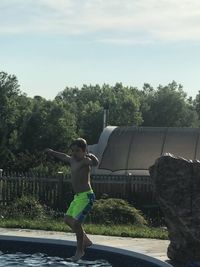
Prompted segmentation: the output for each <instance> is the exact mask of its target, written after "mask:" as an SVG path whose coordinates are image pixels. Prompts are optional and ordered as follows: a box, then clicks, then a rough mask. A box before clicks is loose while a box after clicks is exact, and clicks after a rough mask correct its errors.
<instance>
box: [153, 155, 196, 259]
mask: <svg viewBox="0 0 200 267" xmlns="http://www.w3.org/2000/svg"><path fill="white" fill-rule="evenodd" d="M149 172H150V176H151V179H152V181H153V188H154V192H155V196H156V198H157V201H158V203H159V205H160V208H161V209H162V211H163V213H164V215H165V221H166V224H167V227H168V231H169V239H170V245H169V247H168V257H169V258H170V259H172V260H174V261H176V262H181V263H188V262H191V261H200V162H199V161H191V160H186V159H183V158H179V157H175V156H173V155H170V154H168V155H165V156H162V157H160V158H158V159H157V160H156V162H155V164H154V165H153V166H151V167H150V169H149Z"/></svg>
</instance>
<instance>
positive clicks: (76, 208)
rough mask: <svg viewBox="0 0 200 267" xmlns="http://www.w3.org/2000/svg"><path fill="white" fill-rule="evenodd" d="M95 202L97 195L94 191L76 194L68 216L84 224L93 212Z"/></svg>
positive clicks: (67, 213)
mask: <svg viewBox="0 0 200 267" xmlns="http://www.w3.org/2000/svg"><path fill="white" fill-rule="evenodd" d="M94 201H95V194H94V192H93V191H92V190H89V191H86V192H81V193H78V194H75V195H74V199H73V201H72V202H71V204H70V206H69V208H68V210H67V212H66V215H68V216H70V217H72V218H74V219H75V220H78V221H79V222H83V221H84V220H85V218H86V216H87V214H88V213H89V212H90V211H91V209H92V206H93V203H94Z"/></svg>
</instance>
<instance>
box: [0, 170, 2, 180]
mask: <svg viewBox="0 0 200 267" xmlns="http://www.w3.org/2000/svg"><path fill="white" fill-rule="evenodd" d="M2 176H3V169H0V178H1V177H2Z"/></svg>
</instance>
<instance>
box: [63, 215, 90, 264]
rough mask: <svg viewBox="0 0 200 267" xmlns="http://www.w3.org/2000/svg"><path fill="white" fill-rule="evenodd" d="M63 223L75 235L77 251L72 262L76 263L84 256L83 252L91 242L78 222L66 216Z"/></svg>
mask: <svg viewBox="0 0 200 267" xmlns="http://www.w3.org/2000/svg"><path fill="white" fill-rule="evenodd" d="M64 222H65V223H66V224H68V225H69V226H70V228H71V229H72V230H73V231H74V232H75V234H76V239H77V250H76V253H75V255H74V256H73V257H72V260H74V261H77V260H79V259H80V258H81V257H82V256H83V255H84V253H85V252H84V250H85V249H86V248H87V247H89V246H91V245H92V241H91V240H90V239H89V238H88V236H87V235H86V233H85V231H84V230H83V228H82V225H81V223H80V222H78V221H77V220H75V219H74V218H72V217H70V216H67V215H66V216H65V217H64Z"/></svg>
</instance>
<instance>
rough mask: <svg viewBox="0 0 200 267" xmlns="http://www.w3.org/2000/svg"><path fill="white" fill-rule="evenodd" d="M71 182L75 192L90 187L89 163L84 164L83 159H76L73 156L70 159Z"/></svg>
mask: <svg viewBox="0 0 200 267" xmlns="http://www.w3.org/2000/svg"><path fill="white" fill-rule="evenodd" d="M70 165H71V183H72V188H73V191H74V193H75V194H77V193H80V192H85V191H89V190H91V189H92V187H91V184H90V168H91V167H90V165H86V164H84V159H82V160H80V161H77V160H76V159H74V158H73V157H71V160H70Z"/></svg>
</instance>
